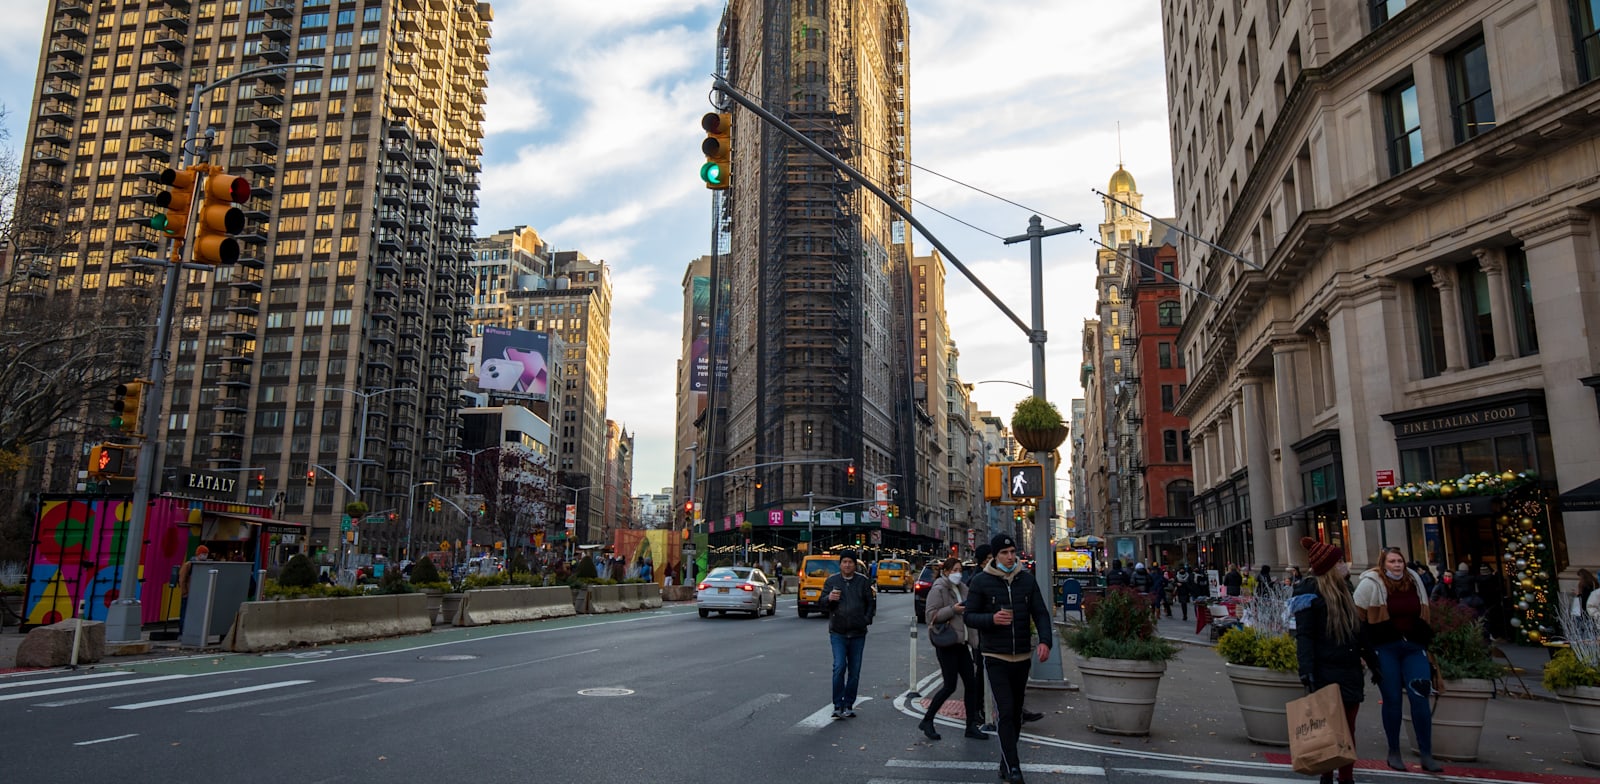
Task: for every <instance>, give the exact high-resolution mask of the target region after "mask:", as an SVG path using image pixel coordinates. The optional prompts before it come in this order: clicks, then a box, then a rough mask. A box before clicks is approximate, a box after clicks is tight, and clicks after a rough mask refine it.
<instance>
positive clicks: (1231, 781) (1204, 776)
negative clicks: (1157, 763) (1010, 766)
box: [1023, 765, 1306, 784]
mask: <svg viewBox="0 0 1600 784" xmlns="http://www.w3.org/2000/svg"><path fill="white" fill-rule="evenodd" d="M1023 767H1024V768H1026V767H1027V766H1026V765H1024V766H1023ZM1112 770H1114V771H1116V772H1117V773H1126V774H1130V775H1133V776H1138V777H1141V778H1143V777H1149V778H1162V779H1183V780H1186V781H1211V782H1217V784H1286V783H1287V782H1295V784H1304V782H1305V781H1306V779H1305V777H1303V776H1240V775H1236V774H1231V773H1216V772H1210V771H1203V770H1162V769H1159V768H1157V769H1140V768H1112Z"/></svg>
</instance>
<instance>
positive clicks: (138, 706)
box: [111, 681, 314, 710]
mask: <svg viewBox="0 0 1600 784" xmlns="http://www.w3.org/2000/svg"><path fill="white" fill-rule="evenodd" d="M313 682H314V681H279V682H278V683H263V684H261V685H260V686H245V687H243V688H238V689H224V690H222V691H208V692H205V693H203V694H190V695H187V696H183V697H173V698H171V699H165V700H151V701H149V702H135V703H133V704H131V705H113V706H111V710H143V709H145V708H157V707H160V706H162V705H177V704H179V703H184V702H198V701H200V700H214V699H216V698H218V697H232V696H233V695H235V694H249V693H250V692H253V691H266V690H268V689H281V688H283V687H285V686H299V685H301V684H304V683H313Z"/></svg>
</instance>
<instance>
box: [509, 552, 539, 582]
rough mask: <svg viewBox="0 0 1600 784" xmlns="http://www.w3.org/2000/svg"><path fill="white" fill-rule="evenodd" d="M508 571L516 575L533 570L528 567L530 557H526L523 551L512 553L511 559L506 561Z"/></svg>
mask: <svg viewBox="0 0 1600 784" xmlns="http://www.w3.org/2000/svg"><path fill="white" fill-rule="evenodd" d="M506 571H508V572H510V573H511V574H512V575H513V576H515V575H519V574H527V573H529V572H531V571H533V570H532V569H529V568H528V559H527V558H524V557H523V556H522V553H520V552H516V553H512V554H511V560H510V561H509V562H507V563H506Z"/></svg>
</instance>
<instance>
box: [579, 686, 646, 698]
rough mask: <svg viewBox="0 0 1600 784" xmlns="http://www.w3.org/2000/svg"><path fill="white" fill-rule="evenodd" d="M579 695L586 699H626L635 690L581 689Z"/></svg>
mask: <svg viewBox="0 0 1600 784" xmlns="http://www.w3.org/2000/svg"><path fill="white" fill-rule="evenodd" d="M578 693H579V694H582V695H583V696H585V697H626V696H628V695H629V694H632V693H633V689H615V688H606V689H580V690H579V691H578Z"/></svg>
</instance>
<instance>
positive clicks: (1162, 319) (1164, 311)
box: [1156, 302, 1183, 327]
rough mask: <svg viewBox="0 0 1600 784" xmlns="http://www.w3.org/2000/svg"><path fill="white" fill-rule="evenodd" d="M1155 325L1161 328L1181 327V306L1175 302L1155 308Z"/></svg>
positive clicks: (1165, 303)
mask: <svg viewBox="0 0 1600 784" xmlns="http://www.w3.org/2000/svg"><path fill="white" fill-rule="evenodd" d="M1156 323H1157V324H1158V325H1160V326H1163V327H1178V326H1182V325H1183V305H1181V304H1179V303H1177V302H1163V303H1161V304H1160V305H1157V306H1156Z"/></svg>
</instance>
